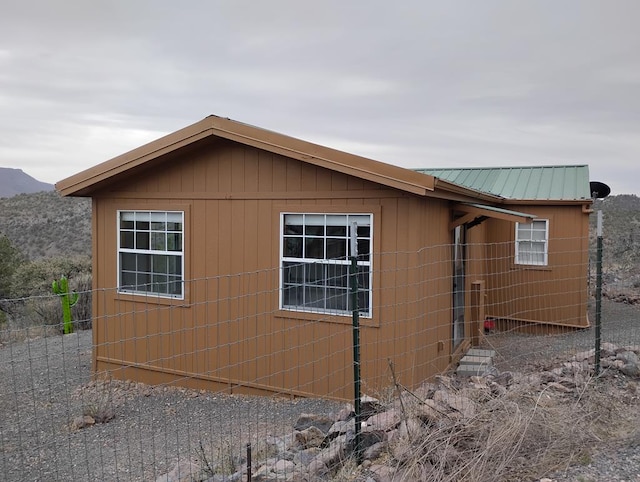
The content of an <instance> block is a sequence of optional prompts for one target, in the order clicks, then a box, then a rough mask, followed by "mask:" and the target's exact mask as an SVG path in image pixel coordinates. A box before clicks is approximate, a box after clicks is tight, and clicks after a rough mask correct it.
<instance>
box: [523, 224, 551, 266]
mask: <svg viewBox="0 0 640 482" xmlns="http://www.w3.org/2000/svg"><path fill="white" fill-rule="evenodd" d="M548 228H549V223H548V221H547V220H544V219H543V220H533V221H531V222H530V223H517V225H516V253H515V262H516V264H526V265H536V266H546V265H547V264H548V262H547V255H548V252H547V239H548Z"/></svg>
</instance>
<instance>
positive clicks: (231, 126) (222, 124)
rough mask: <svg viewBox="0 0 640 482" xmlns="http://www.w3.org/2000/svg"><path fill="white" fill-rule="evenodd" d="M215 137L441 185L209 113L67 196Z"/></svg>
mask: <svg viewBox="0 0 640 482" xmlns="http://www.w3.org/2000/svg"><path fill="white" fill-rule="evenodd" d="M209 136H215V137H219V138H224V139H229V140H232V141H236V142H239V143H242V144H245V145H250V146H253V147H256V148H259V149H263V150H266V151H270V152H273V153H276V154H281V155H283V156H286V157H290V158H293V159H298V160H300V161H303V162H307V163H310V164H313V165H316V166H319V167H324V168H327V169H331V170H333V171H337V172H341V173H344V174H348V175H353V176H356V177H359V178H361V179H365V180H368V181H372V182H376V183H378V184H382V185H385V186H388V187H392V188H395V189H399V190H401V191H406V192H409V193H413V194H417V195H420V196H425V195H427V194H428V193H430V192H433V191H434V189H435V178H434V177H433V176H431V175H429V174H422V173H419V172H415V171H412V170H410V169H405V168H402V167H398V166H393V165H391V164H386V163H383V162H379V161H375V160H373V159H368V158H364V157H360V156H356V155H354V154H349V153H346V152H342V151H338V150H335V149H331V148H328V147H324V146H320V145H317V144H313V143H310V142H307V141H302V140H300V139H295V138H293V137H289V136H286V135H284V134H278V133H276V132H272V131H268V130H265V129H261V128H258V127H255V126H250V125H248V124H242V123H240V122H236V121H232V120H230V119H224V118H221V117H217V116H209V117H206V118H204V119H203V120H201V121H199V122H196V123H195V124H192V125H190V126H188V127H185V128H183V129H180V130H178V131H176V132H174V133H172V134H169V135H167V136H164V137H161V138H160V139H157V140H155V141H152V142H150V143H148V144H145V145H143V146H141V147H138V148H136V149H133V150H131V151H129V152H126V153H124V154H122V155H120V156H117V157H115V158H113V159H111V160H109V161H106V162H103V163H102V164H98V165H97V166H94V167H92V168H90V169H87V170H85V171H82V172H80V173H78V174H75V175H73V176H71V177H68V178H66V179H63V180H61V181H59V182H57V183H56V185H55V187H56V190H57V191H58V192H59V193H60V194H61V195H63V196H91V194H92V193H93V192H95V191H96V190H97V189H99V188H100V186H101V185H102V184H104V183H105V182H107V181H109V180H110V179H113V178H114V177H116V176H118V175H120V174H122V173H124V172H125V171H128V170H130V169H134V168H136V167H140V166H142V165H143V164H145V163H147V162H149V161H152V160H153V159H156V158H158V157H160V156H163V155H165V154H169V153H170V152H173V151H175V150H177V149H179V148H181V147H184V146H187V145H189V144H192V143H194V142H196V141H199V140H202V139H204V138H206V137H209Z"/></svg>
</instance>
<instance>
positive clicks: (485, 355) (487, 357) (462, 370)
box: [456, 348, 496, 376]
mask: <svg viewBox="0 0 640 482" xmlns="http://www.w3.org/2000/svg"><path fill="white" fill-rule="evenodd" d="M495 355H496V352H495V350H483V349H480V348H471V349H470V350H469V351H467V353H466V354H465V356H463V357H462V358H461V359H460V362H459V363H458V367H457V368H456V374H457V375H460V376H474V375H482V374H483V373H484V372H485V371H486V370H487V369H488V368H490V367H492V366H493V357H494V356H495Z"/></svg>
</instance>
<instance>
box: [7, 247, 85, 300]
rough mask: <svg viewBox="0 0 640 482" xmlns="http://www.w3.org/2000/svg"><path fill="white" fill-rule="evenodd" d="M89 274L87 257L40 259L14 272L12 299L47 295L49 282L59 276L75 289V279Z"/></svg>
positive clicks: (23, 265)
mask: <svg viewBox="0 0 640 482" xmlns="http://www.w3.org/2000/svg"><path fill="white" fill-rule="evenodd" d="M90 273H91V258H90V257H89V256H64V257H62V256H61V257H54V258H40V259H37V260H35V261H31V262H28V263H24V264H22V265H20V266H19V267H18V268H17V269H16V270H15V272H14V273H13V278H12V283H11V284H12V289H11V292H12V295H13V297H14V298H26V297H30V296H43V295H48V294H51V282H52V281H53V280H55V279H59V278H60V277H61V276H66V277H67V278H68V279H69V285H70V286H71V288H72V289H76V286H75V284H76V279H77V278H79V277H80V276H81V275H83V274H85V275H86V274H90Z"/></svg>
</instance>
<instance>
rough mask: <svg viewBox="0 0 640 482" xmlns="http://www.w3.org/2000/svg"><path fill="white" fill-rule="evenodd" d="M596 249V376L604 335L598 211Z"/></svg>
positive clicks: (599, 212) (600, 219)
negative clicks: (602, 336)
mask: <svg viewBox="0 0 640 482" xmlns="http://www.w3.org/2000/svg"><path fill="white" fill-rule="evenodd" d="M597 219H598V224H597V247H596V347H595V348H596V354H595V358H596V359H595V375H596V376H597V375H599V374H600V342H601V335H602V320H601V315H602V211H601V210H598V218H597Z"/></svg>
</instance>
